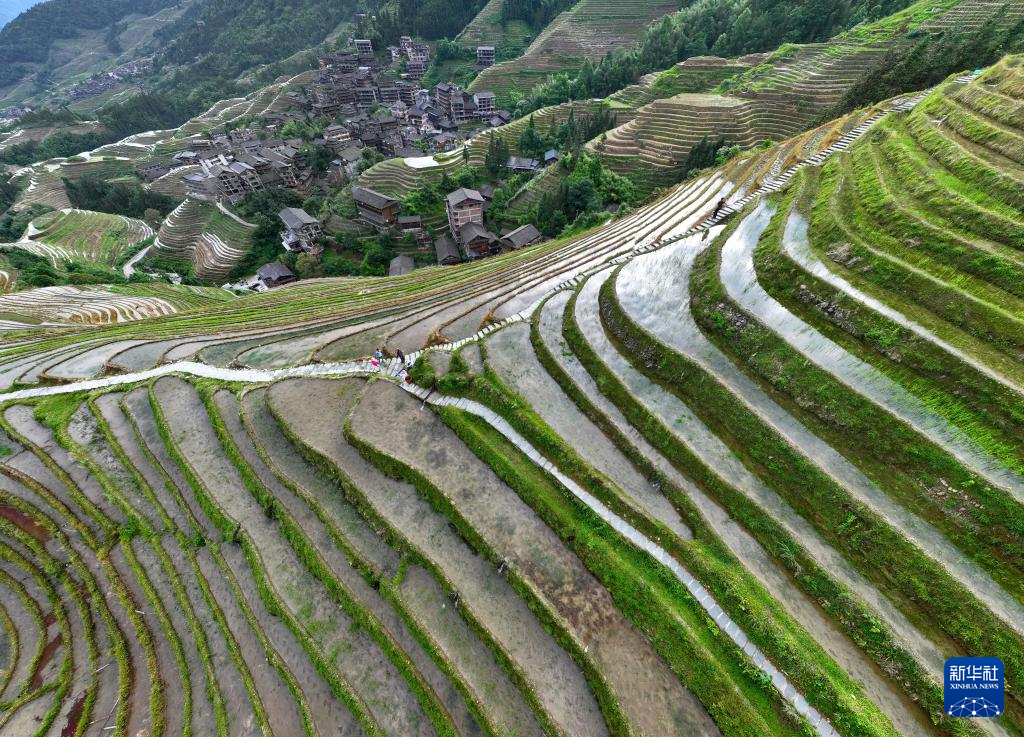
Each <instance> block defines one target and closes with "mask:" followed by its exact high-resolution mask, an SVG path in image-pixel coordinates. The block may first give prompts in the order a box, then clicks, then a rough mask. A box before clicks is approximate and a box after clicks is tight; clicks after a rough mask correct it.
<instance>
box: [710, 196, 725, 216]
mask: <svg viewBox="0 0 1024 737" xmlns="http://www.w3.org/2000/svg"><path fill="white" fill-rule="evenodd" d="M723 207H725V198H724V197H723V198H722V199H720V200H719V201H718V204H717V205H715V214H714V215H712V216H711V217H713V218H716V217H718V213H720V212H721V211H722V208H723Z"/></svg>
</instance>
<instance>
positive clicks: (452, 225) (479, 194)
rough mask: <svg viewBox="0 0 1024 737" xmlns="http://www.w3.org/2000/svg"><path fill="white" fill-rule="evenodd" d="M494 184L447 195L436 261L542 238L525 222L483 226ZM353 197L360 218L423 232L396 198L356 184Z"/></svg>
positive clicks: (451, 261) (448, 262)
mask: <svg viewBox="0 0 1024 737" xmlns="http://www.w3.org/2000/svg"><path fill="white" fill-rule="evenodd" d="M493 193H494V189H493V187H491V186H490V185H485V186H484V187H481V189H480V190H475V189H468V188H465V187H460V188H459V189H457V190H455V191H454V192H450V193H449V194H448V195H447V196H446V197H445V210H446V212H447V216H448V231H449V232H448V233H445V234H444V235H441V236H440V237H438V238H437V239H436V240H435V241H434V253H435V255H436V257H437V263H438V264H441V265H442V266H448V265H451V264H457V263H460V262H462V261H465V260H467V259H468V260H474V259H478V258H483V257H485V256H490V255H493V254H496V253H503V252H506V251H514V250H516V249H519V248H522V247H524V246H529V245H532V244H534V243H537V242H538V241H540V240H541V238H542V236H541V234H540V231H538V230H537V229H536V228H535V227H534V226H533V225H524V226H522V227H520V228H516V229H515V230H508V231H505V232H503V233H502V234H501V235H495V234H494V233H492V232H491V231H489V230H488V229H487V228H486V227H485V225H484V213H485V212H486V211H487V208H488V207H489V206H490V198H491V196H492V195H493ZM352 199H353V201H354V202H355V205H356V210H357V211H358V213H359V217H360V219H362V220H364V221H365V222H367V223H369V224H371V225H373V226H374V227H376V228H379V229H382V230H384V229H388V228H395V229H398V230H401V231H403V232H419V233H423V232H424V231H423V226H422V222H421V220H420V218H418V217H416V216H409V217H403V216H402V215H401V214H400V213H401V203H400V202H399V201H398V200H397V199H395V198H394V197H389V196H388V195H385V194H381V193H380V192H376V191H374V190H372V189H368V188H366V187H353V188H352Z"/></svg>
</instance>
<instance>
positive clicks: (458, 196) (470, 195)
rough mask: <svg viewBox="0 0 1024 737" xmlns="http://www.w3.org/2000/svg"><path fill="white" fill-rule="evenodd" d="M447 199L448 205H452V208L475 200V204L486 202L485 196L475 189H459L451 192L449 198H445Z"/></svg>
mask: <svg viewBox="0 0 1024 737" xmlns="http://www.w3.org/2000/svg"><path fill="white" fill-rule="evenodd" d="M445 199H446V200H447V201H448V204H449V205H451V206H452V207H455V206H456V205H457V204H459V203H460V202H463V201H465V200H474V201H475V202H483V201H484V198H483V195H481V194H480V193H479V192H477V191H476V190H475V189H467V188H466V187H459V188H458V189H457V190H455V191H454V192H449V193H448V196H447V197H445Z"/></svg>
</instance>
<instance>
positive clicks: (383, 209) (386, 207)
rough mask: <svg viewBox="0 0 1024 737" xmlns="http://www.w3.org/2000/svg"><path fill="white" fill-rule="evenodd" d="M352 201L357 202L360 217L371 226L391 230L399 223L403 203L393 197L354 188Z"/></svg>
mask: <svg viewBox="0 0 1024 737" xmlns="http://www.w3.org/2000/svg"><path fill="white" fill-rule="evenodd" d="M352 200H353V201H354V202H355V205H356V210H357V211H358V212H359V217H361V218H362V219H363V220H365V221H366V222H368V223H370V224H371V225H373V226H375V227H377V228H390V227H392V226H394V225H396V224H397V223H398V211H399V210H400V209H401V203H400V202H399V201H398V200H396V199H394V198H393V197H388V196H387V195H383V194H381V193H380V192H375V191H373V190H372V189H367V188H366V187H353V188H352Z"/></svg>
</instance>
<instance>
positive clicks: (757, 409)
mask: <svg viewBox="0 0 1024 737" xmlns="http://www.w3.org/2000/svg"><path fill="white" fill-rule="evenodd" d="M773 214H774V210H773V209H772V208H771V207H770V206H762V207H760V208H758V210H756V211H755V212H754V214H752V215H750V216H749V217H747V218H746V219H745V220H744V221H743V222H742V223H741V224H740V225H739V227H738V228H737V229H736V231H734V232H733V234H732V235H731V236H730V237H729V239H728V241H727V243H726V244H725V247H724V249H723V251H724V250H725V249H728V250H729V251H730V252H731V253H736V252H737V249H736V248H735V244H736V243H741V244H753V245H756V244H757V242H758V240H759V238H760V237H761V234H762V233H763V232H764V230H765V229H766V228H767V227H768V224H769V221H770V220H771V217H772V215H773ZM720 231H721V228H717V229H715V231H714V233H713V234H712V235H711V236H709V238H708V240H702V239H701V235H703V234H700V235H697V236H694V237H690V238H686V239H683V240H682V241H680V242H679V243H674V244H672V245H671V246H667V247H665V248H663V249H661V250H659V251H656V252H653V253H651V254H648V255H645V256H640V257H638V258H636V259H634V260H633V261H631V262H630V263H629V264H627V265H626V266H624V267H623V268H622V271H621V272H620V274H619V276H618V278H617V280H616V294H617V295H618V298H619V302H620V303H621V304H622V307H623V309H624V310H625V311H626V312H627V313H628V314H629V316H630V317H631V318H632V319H633V320H635V321H636V322H637V324H638V325H640V326H641V327H642V328H643V329H644V330H646V331H647V332H649V333H651V334H652V335H653V336H655V337H656V338H657V339H658V340H659V341H661V342H662V343H664V344H665V345H667V346H669V347H670V348H672V349H673V350H675V351H677V352H679V353H682V354H684V355H686V356H687V357H688V358H690V359H692V360H693V361H695V362H696V363H697V364H699V365H700V366H701V367H702V368H703V369H704V370H705V371H707V372H708V373H709V374H711V375H712V376H714V377H715V378H716V379H718V381H720V382H721V383H722V384H723V385H724V386H725V387H726V388H728V389H729V391H730V392H732V393H733V394H734V395H735V396H737V397H738V398H740V400H741V401H743V403H744V404H746V406H747V407H748V408H749V409H750V410H751V411H753V412H754V413H755V414H756V415H757V416H758V417H759V418H760V419H761V420H762V421H763V422H764V423H765V424H766V425H768V426H769V427H771V428H772V429H774V430H775V431H776V432H778V433H779V434H780V435H781V436H782V437H784V438H785V439H786V440H787V441H788V442H789V443H790V444H791V445H793V446H794V447H796V448H799V449H800V452H801V453H802V454H803V455H804V456H806V457H807V458H809V459H810V460H811V461H812V462H813V463H814V464H815V465H816V466H818V467H819V468H820V469H822V470H823V471H824V472H825V473H827V474H828V475H829V476H830V477H832V478H833V479H835V480H836V481H837V482H838V483H839V484H841V485H842V486H843V487H844V488H846V489H847V490H848V491H849V492H850V493H851V495H852V496H853V497H854V498H857V499H859V500H860V501H862V502H863V503H865V504H867V505H868V506H869V507H871V508H872V509H873V510H874V511H875V512H877V513H878V514H879V515H880V516H881V517H882V518H883V519H885V520H887V521H888V522H889V524H891V525H892V526H893V527H895V528H896V529H898V530H900V531H901V532H902V533H903V534H904V535H906V536H907V537H908V538H909V539H910V540H912V541H913V542H914V543H915V544H917V545H918V546H919V547H921V548H922V549H923V550H924V551H925V552H926V553H927V554H928V555H930V556H931V557H933V558H935V559H936V560H938V561H939V562H940V563H942V564H943V565H944V566H945V567H946V568H947V569H949V570H950V571H951V572H953V573H954V575H956V576H957V577H958V578H961V579H963V580H970V581H972V588H973V590H974V591H975V593H976V595H977V596H978V597H979V598H981V599H982V600H983V601H984V602H985V603H986V604H988V606H990V607H991V608H992V609H993V610H995V611H996V612H999V613H1000V614H1001V616H1003V617H1004V618H1006V619H1007V620H1008V621H1011V622H1018V623H1019V622H1022V621H1024V607H1022V606H1021V605H1020V603H1019V602H1017V601H1016V600H1015V599H1014V598H1013V597H1011V596H1010V595H1009V594H1007V593H1006V592H1005V591H1004V590H1003V589H1002V588H1000V587H999V585H998V584H996V583H995V581H993V580H992V578H991V577H990V576H989V575H988V574H987V573H985V572H984V571H983V570H981V569H980V568H978V566H977V565H975V564H974V563H973V562H972V561H970V560H969V559H967V558H966V556H964V555H963V553H962V552H961V551H960V550H959V549H957V548H956V547H955V546H954V545H953V544H952V543H950V542H949V540H947V539H946V538H945V536H943V535H942V534H941V533H940V532H939V531H938V530H936V529H935V528H934V527H932V526H931V525H929V524H927V523H925V522H924V521H922V520H921V519H920V518H918V517H917V515H915V514H913V513H911V512H910V511H909V510H907V509H906V508H905V507H903V506H901V505H899V504H896V503H895V502H893V500H892V499H891V498H890V497H889V496H888V495H887V494H886V493H885V492H883V491H882V490H881V489H879V488H878V487H877V486H875V485H874V484H873V483H872V482H871V480H870V479H868V478H867V476H865V475H864V474H863V473H862V472H861V471H860V469H858V468H857V467H856V466H854V465H853V464H851V463H850V462H849V461H847V460H846V458H845V457H843V456H842V455H841V454H840V453H839V452H837V451H836V450H835V449H834V448H832V447H831V446H830V445H829V444H828V443H826V442H825V441H824V440H822V439H821V438H820V437H818V436H817V435H815V434H814V433H813V432H811V431H810V430H808V429H807V428H806V427H804V425H803V424H802V423H800V421H798V420H797V419H796V418H795V417H793V416H792V415H791V414H789V413H788V412H787V411H786V410H785V409H783V408H782V407H780V406H779V405H778V404H777V403H776V402H775V401H774V400H772V399H771V397H769V396H768V395H767V394H765V392H764V391H763V390H762V389H761V387H760V386H758V385H757V384H756V383H755V382H754V381H753V380H752V379H751V378H750V377H749V376H747V375H746V374H745V373H743V371H741V370H740V369H739V368H737V366H736V365H735V364H733V362H732V360H731V359H730V358H729V357H728V356H726V355H725V354H724V353H722V352H721V351H720V350H719V349H718V347H717V346H715V345H714V344H713V343H711V341H709V340H708V339H707V338H706V337H705V336H704V333H702V332H701V330H700V329H699V328H698V327H697V324H696V322H695V321H694V319H693V315H692V313H691V312H690V297H689V283H690V272H691V270H692V268H693V262H694V260H695V259H696V257H697V255H698V254H699V253H701V252H702V251H703V250H704V249H705V248H706V247H707V245H708V244H709V243H710V242H711V241H712V240H713V238H714V236H716V235H717V234H718V233H719V232H720ZM751 264H752V262H751ZM756 288H757V289H758V290H760V286H757V287H756ZM765 296H766V297H767V296H768V295H767V294H765ZM769 299H770V297H769ZM779 308H780V309H782V307H781V305H779ZM787 314H788V313H787ZM794 319H795V318H794ZM766 324H771V325H773V326H776V325H777V324H778V323H766ZM801 324H802V323H801ZM840 350H841V349H840Z"/></svg>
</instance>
